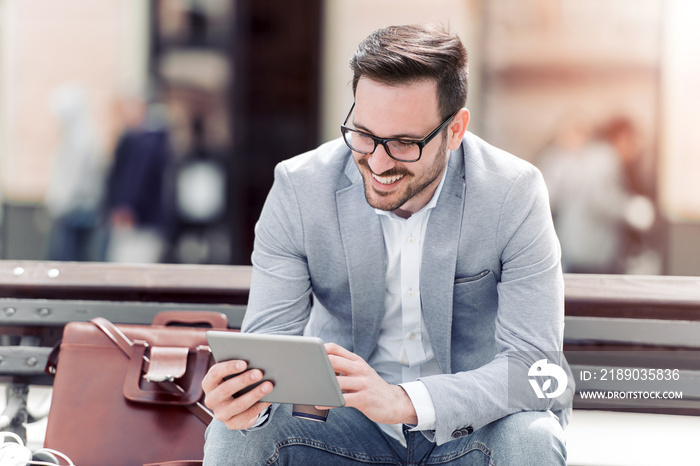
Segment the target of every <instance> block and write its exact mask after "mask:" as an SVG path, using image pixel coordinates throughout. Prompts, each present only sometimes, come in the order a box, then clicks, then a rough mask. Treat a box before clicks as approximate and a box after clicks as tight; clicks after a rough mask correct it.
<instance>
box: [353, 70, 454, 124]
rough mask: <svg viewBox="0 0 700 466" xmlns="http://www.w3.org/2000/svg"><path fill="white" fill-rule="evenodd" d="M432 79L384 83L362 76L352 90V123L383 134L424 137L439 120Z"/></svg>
mask: <svg viewBox="0 0 700 466" xmlns="http://www.w3.org/2000/svg"><path fill="white" fill-rule="evenodd" d="M439 120H440V116H439V109H438V97H437V84H436V83H435V81H433V80H421V81H413V82H409V83H405V84H398V85H393V84H385V83H381V82H378V81H374V80H372V79H369V78H366V77H362V78H360V80H359V82H358V83H357V90H356V91H355V112H354V118H353V123H354V125H355V126H356V127H358V128H361V129H364V130H367V131H370V132H371V133H372V134H375V135H377V136H384V137H394V136H412V137H424V136H425V135H426V134H427V133H428V132H429V131H431V130H432V129H433V128H434V127H435V125H436V124H438V123H440V121H439Z"/></svg>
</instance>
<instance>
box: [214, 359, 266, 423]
mask: <svg viewBox="0 0 700 466" xmlns="http://www.w3.org/2000/svg"><path fill="white" fill-rule="evenodd" d="M246 369H247V364H246V362H245V361H238V360H233V361H224V362H220V363H218V364H214V365H213V366H211V368H210V369H209V371H208V372H207V375H206V376H205V377H204V380H202V389H203V390H204V394H205V398H204V404H205V405H206V406H207V407H208V408H209V409H211V410H212V411H213V412H214V418H216V419H217V420H218V421H221V422H223V423H224V424H225V425H226V427H228V428H229V429H231V430H243V429H250V428H251V427H253V426H254V425H255V423H256V422H257V421H258V417H259V416H260V413H262V412H264V411H265V410H266V409H267V408H268V406H270V403H266V402H262V401H260V399H261V398H262V397H263V396H265V395H266V394H268V393H270V391H271V390H272V382H269V381H265V382H263V383H261V384H260V385H259V386H257V387H255V388H254V389H252V390H250V391H249V392H247V393H245V394H243V395H240V396H237V397H235V398H234V397H233V394H234V393H238V392H239V391H241V390H243V389H244V388H246V387H247V386H249V385H252V384H254V383H257V382H259V381H260V380H261V379H262V376H263V374H262V372H261V371H260V370H258V369H252V370H246ZM232 374H234V375H233V377H231V378H230V379H227V380H224V378H225V377H228V376H230V375H232Z"/></svg>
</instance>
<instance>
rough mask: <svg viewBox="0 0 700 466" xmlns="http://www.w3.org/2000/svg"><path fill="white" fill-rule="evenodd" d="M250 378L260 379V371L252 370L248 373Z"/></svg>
mask: <svg viewBox="0 0 700 466" xmlns="http://www.w3.org/2000/svg"><path fill="white" fill-rule="evenodd" d="M250 378H251V379H252V380H258V379H262V373H261V372H260V371H252V372H251V373H250Z"/></svg>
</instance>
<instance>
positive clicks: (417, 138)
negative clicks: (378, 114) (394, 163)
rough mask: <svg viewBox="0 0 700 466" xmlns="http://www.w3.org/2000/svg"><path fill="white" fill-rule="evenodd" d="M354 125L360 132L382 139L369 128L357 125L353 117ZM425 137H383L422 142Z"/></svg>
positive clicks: (405, 135) (406, 135)
mask: <svg viewBox="0 0 700 466" xmlns="http://www.w3.org/2000/svg"><path fill="white" fill-rule="evenodd" d="M352 124H353V126H354V127H355V128H356V129H359V130H360V131H364V132H365V133H367V134H371V135H372V136H375V137H380V136H377V135H376V134H374V133H373V132H372V131H371V130H370V129H369V128H367V127H366V126H364V125H362V124H359V125H358V124H357V123H355V118H354V117H353V119H352ZM424 137H425V135H422V136H416V135H414V134H396V135H393V136H388V137H382V139H409V140H412V141H420V140H421V139H423V138H424Z"/></svg>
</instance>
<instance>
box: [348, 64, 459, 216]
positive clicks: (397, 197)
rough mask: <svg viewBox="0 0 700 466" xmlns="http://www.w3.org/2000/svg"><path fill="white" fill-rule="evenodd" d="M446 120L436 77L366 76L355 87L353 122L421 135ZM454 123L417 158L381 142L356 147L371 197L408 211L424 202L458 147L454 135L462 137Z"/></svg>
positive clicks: (388, 133) (377, 204) (373, 129)
mask: <svg viewBox="0 0 700 466" xmlns="http://www.w3.org/2000/svg"><path fill="white" fill-rule="evenodd" d="M442 121H443V118H442V117H441V115H440V114H439V112H438V98H437V85H436V83H435V82H434V81H428V80H426V81H418V82H414V83H410V84H402V85H387V84H383V83H380V82H378V81H373V80H371V79H369V78H365V77H361V78H360V80H359V82H358V83H357V89H356V91H355V110H354V112H353V115H352V118H351V119H350V120H349V121H348V123H347V124H348V126H352V127H354V128H356V129H358V130H361V131H364V132H366V133H369V134H371V135H373V136H376V137H381V138H403V139H410V140H421V139H423V138H425V137H426V136H427V135H428V134H430V132H431V131H433V130H434V129H435V128H436V127H437V126H438V125H439V124H440V123H442ZM451 127H452V123H450V124H448V127H447V128H448V129H447V135H443V134H439V135H437V136H436V137H435V138H433V139H432V140H431V141H430V142H429V143H428V144H427V145H426V146H425V147H423V152H422V156H421V158H420V160H418V161H417V162H398V161H396V160H394V159H392V158H391V157H389V155H388V154H387V153H386V150H385V149H384V147H383V146H382V145H381V144H378V145H377V148H376V150H375V151H374V153H373V154H370V155H362V154H359V153H357V152H354V151H353V157H354V158H355V163H357V167H358V168H359V170H360V173H361V174H362V178H363V180H364V184H365V197H366V198H367V202H368V203H369V204H370V205H371V206H372V207H374V208H376V209H381V210H389V211H397V213H398V214H399V215H402V216H408V215H409V214H412V213H415V212H417V211H419V210H420V209H421V208H423V206H425V205H426V204H427V203H428V202H429V201H430V199H431V197H432V196H433V193H434V192H435V189H436V188H437V186H438V184H439V183H440V179H441V178H442V174H443V173H444V171H445V167H446V166H447V160H448V150H447V149H448V148H449V149H450V150H454V149H455V148H456V146H455V143H454V141H455V140H457V139H458V138H456V137H455V135H454V134H453V133H454V131H453V128H451ZM459 139H461V136H460V137H459ZM458 145H459V141H457V146H458Z"/></svg>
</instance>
